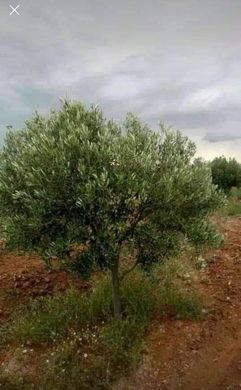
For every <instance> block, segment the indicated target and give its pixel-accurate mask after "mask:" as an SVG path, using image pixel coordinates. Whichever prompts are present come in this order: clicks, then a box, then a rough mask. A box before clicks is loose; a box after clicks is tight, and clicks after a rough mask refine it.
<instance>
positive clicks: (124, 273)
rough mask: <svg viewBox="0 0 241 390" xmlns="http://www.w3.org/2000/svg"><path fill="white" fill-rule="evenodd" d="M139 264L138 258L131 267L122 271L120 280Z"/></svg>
mask: <svg viewBox="0 0 241 390" xmlns="http://www.w3.org/2000/svg"><path fill="white" fill-rule="evenodd" d="M138 264H139V260H138V259H137V260H136V261H135V263H134V264H133V266H132V267H131V268H129V269H127V270H126V271H124V272H123V273H122V275H121V276H120V280H123V279H124V278H125V277H126V276H127V275H128V274H129V273H130V272H131V271H133V270H134V269H135V268H136V266H137V265H138Z"/></svg>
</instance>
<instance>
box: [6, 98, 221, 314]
mask: <svg viewBox="0 0 241 390" xmlns="http://www.w3.org/2000/svg"><path fill="white" fill-rule="evenodd" d="M194 155H195V145H194V144H193V142H191V141H189V140H188V139H187V138H186V137H183V136H182V135H181V133H180V132H174V131H171V130H166V129H165V128H164V127H163V126H161V129H160V131H159V132H154V131H151V130H150V129H149V128H148V127H147V126H146V125H145V124H142V123H141V122H140V121H139V120H138V118H136V117H134V116H133V115H131V114H128V115H127V117H126V120H125V122H124V123H123V124H122V125H117V124H116V123H114V122H113V121H108V120H106V119H105V118H104V117H103V114H102V112H101V110H100V109H98V107H90V108H86V107H85V106H84V105H82V104H80V103H78V102H73V103H71V102H67V101H66V102H64V103H63V105H62V108H61V109H60V110H59V111H58V112H54V111H51V113H50V115H49V116H48V117H42V116H40V115H39V114H38V113H35V114H34V115H33V117H32V118H31V119H30V120H28V121H26V125H25V127H24V129H22V130H19V131H14V130H13V129H12V128H10V129H9V131H8V134H7V136H6V140H5V144H4V147H3V148H2V151H1V169H0V207H1V213H2V215H4V216H5V230H6V234H7V237H8V241H9V244H11V245H13V246H15V247H19V248H24V249H34V250H38V251H40V252H41V254H42V255H43V257H44V258H46V259H47V258H49V257H51V256H53V255H55V256H56V255H57V256H59V257H62V258H65V257H68V256H69V253H70V248H71V245H73V244H82V245H84V247H85V251H83V252H82V253H81V254H79V256H78V257H77V259H75V265H77V267H78V266H79V270H82V267H83V265H87V266H89V267H90V266H92V265H95V266H96V265H99V266H100V267H102V268H105V269H108V270H109V271H110V273H111V276H112V291H113V306H114V313H115V315H116V316H119V315H120V313H121V302H120V291H119V287H120V282H121V280H122V278H124V277H125V275H126V274H127V273H128V272H130V271H131V270H132V269H133V268H134V267H135V266H137V265H138V264H144V265H149V264H151V263H152V262H154V261H159V260H160V259H161V258H162V257H163V256H168V254H169V253H170V251H171V250H173V249H175V248H178V247H179V244H180V243H181V242H182V241H183V240H191V241H193V242H195V240H196V241H199V242H202V241H205V240H207V239H208V238H209V237H210V228H209V225H208V224H207V216H208V215H209V213H210V212H212V210H214V209H215V208H216V207H217V206H218V204H219V202H220V196H219V194H218V192H217V191H216V188H215V186H214V185H213V184H212V178H211V172H210V168H209V167H208V166H207V164H205V163H204V162H202V161H201V160H195V159H194ZM128 243H129V244H131V245H133V246H134V248H135V252H136V256H135V259H134V262H133V265H131V266H130V269H125V270H124V271H123V270H122V267H121V264H120V262H121V258H122V257H121V256H120V252H121V250H122V248H123V245H126V244H128Z"/></svg>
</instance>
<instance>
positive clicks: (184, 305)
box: [0, 262, 201, 390]
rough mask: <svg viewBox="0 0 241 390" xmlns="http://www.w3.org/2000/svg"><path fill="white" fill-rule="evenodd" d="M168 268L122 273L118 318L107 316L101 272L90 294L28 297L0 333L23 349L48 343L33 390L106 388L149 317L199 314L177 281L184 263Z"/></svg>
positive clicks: (129, 362) (126, 364) (135, 349)
mask: <svg viewBox="0 0 241 390" xmlns="http://www.w3.org/2000/svg"><path fill="white" fill-rule="evenodd" d="M174 269H175V264H174V263H172V262H170V263H169V265H168V266H163V267H160V268H156V269H155V270H154V271H153V272H152V273H151V274H149V275H147V274H145V273H144V272H142V271H141V270H138V269H137V270H135V271H134V272H133V273H131V274H130V275H128V277H127V278H126V279H125V280H124V282H123V284H122V286H121V301H122V306H123V318H122V319H120V320H118V321H117V320H115V319H113V314H112V302H111V283H110V280H109V277H107V276H104V277H103V278H102V279H101V280H99V281H98V282H97V283H96V285H95V288H94V289H93V290H92V291H91V292H90V293H89V292H87V293H85V294H84V295H83V294H80V293H79V292H78V291H77V290H69V291H67V292H66V293H64V294H58V295H56V296H54V297H44V298H41V299H37V300H35V301H32V302H31V303H30V304H29V306H28V307H26V308H25V309H24V310H23V311H22V312H19V313H18V315H17V316H15V317H14V318H13V319H12V322H9V323H8V324H7V326H5V327H2V328H1V334H0V337H2V340H3V342H5V343H6V342H14V344H16V343H19V344H21V346H24V345H26V346H27V348H31V345H32V344H36V345H40V344H42V343H44V344H45V343H47V344H49V346H50V347H51V348H50V349H51V353H49V354H50V355H49V358H48V359H47V361H46V364H45V365H44V367H42V372H41V373H40V376H39V379H36V380H37V381H38V383H37V389H40V390H46V389H48V390H54V389H58V390H61V389H63V390H68V389H69V390H70V389H71V390H79V389H81V390H85V389H86V390H87V389H90V388H94V389H108V388H109V387H110V385H111V383H113V381H114V380H116V379H117V378H118V377H119V376H120V375H123V374H126V372H127V371H128V369H129V368H130V367H131V366H133V364H135V363H136V362H138V359H139V357H140V351H141V349H142V345H143V340H144V339H145V332H146V330H147V328H148V325H149V323H150V321H151V319H152V317H153V315H155V314H171V315H175V316H178V317H179V318H200V313H201V306H200V302H199V301H198V300H197V299H196V298H195V297H194V295H193V293H191V294H189V293H188V292H187V290H185V289H184V288H181V286H179V284H178V280H179V279H180V280H182V276H183V275H185V273H184V269H186V267H185V266H183V267H180V269H179V270H178V271H177V270H176V271H177V273H176V274H175V273H174V271H173V270H174ZM190 273H191V271H190V272H189V274H190ZM163 275H165V277H163ZM53 351H54V352H53ZM76 378H78V380H77V379H76ZM0 383H1V382H0ZM6 383H7V382H6ZM18 388H19V389H21V387H18ZM25 388H26V389H27V387H26V385H25V387H23V389H25ZM30 388H31V387H30ZM6 389H8V387H6ZM9 389H11V387H9ZM13 390H15V388H14V387H13Z"/></svg>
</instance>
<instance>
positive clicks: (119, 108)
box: [0, 0, 241, 143]
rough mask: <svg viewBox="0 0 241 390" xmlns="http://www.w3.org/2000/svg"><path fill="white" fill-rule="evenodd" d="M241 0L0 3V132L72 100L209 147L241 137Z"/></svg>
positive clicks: (23, 1)
mask: <svg viewBox="0 0 241 390" xmlns="http://www.w3.org/2000/svg"><path fill="white" fill-rule="evenodd" d="M240 14H241V2H240V1H238V0H233V1H232V2H227V1H226V0H213V1H211V2H210V1H209V0H204V1H203V2H202V4H201V6H200V1H197V0H184V1H179V0H172V1H168V2H167V1H164V0H151V1H149V2H145V1H142V0H123V1H122V2H120V1H117V0H112V1H109V0H103V1H101V2H100V1H99V0H88V1H87V0H78V1H77V0H69V1H68V2H66V1H63V0H49V1H47V0H45V1H42V2H41V3H37V2H33V1H30V0H22V2H21V17H15V18H12V17H11V18H10V17H9V15H8V3H5V4H3V3H1V4H0V45H1V54H2V59H1V63H0V136H1V134H3V133H4V130H3V129H4V126H5V125H6V124H7V123H12V124H13V125H15V126H16V127H19V126H20V125H21V124H22V123H23V119H24V118H26V117H28V116H29V115H30V113H31V112H32V111H33V110H34V109H36V108H37V109H39V110H40V111H45V110H46V109H48V108H50V106H57V105H58V98H59V97H60V96H62V97H65V96H67V97H69V98H74V99H80V100H83V101H85V102H87V103H94V104H95V103H99V104H100V106H102V107H103V108H104V110H105V112H106V115H108V116H111V117H114V118H116V119H118V120H121V119H123V117H124V115H125V113H126V112H127V111H133V112H134V113H136V114H138V115H140V117H141V118H142V119H143V120H145V121H146V122H147V123H149V124H150V125H152V126H154V127H155V126H157V124H158V122H159V121H160V120H161V121H164V122H166V123H167V124H168V125H172V126H174V127H177V128H179V129H183V130H184V131H187V132H188V134H190V136H191V137H194V138H196V136H197V134H201V136H200V139H201V140H205V141H207V142H210V143H214V142H219V141H226V140H231V139H237V138H240V128H239V124H240V123H241V109H240V99H241V87H240V79H241V67H240V64H241V54H240V53H241V50H240V49H241V44H240V42H241V25H240Z"/></svg>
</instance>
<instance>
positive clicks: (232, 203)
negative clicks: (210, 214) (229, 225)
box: [221, 198, 241, 217]
mask: <svg viewBox="0 0 241 390" xmlns="http://www.w3.org/2000/svg"><path fill="white" fill-rule="evenodd" d="M221 215H223V216H225V217H234V216H235V215H241V202H240V201H239V200H236V199H233V198H229V199H228V202H227V204H226V206H225V207H223V209H222V210H221Z"/></svg>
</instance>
